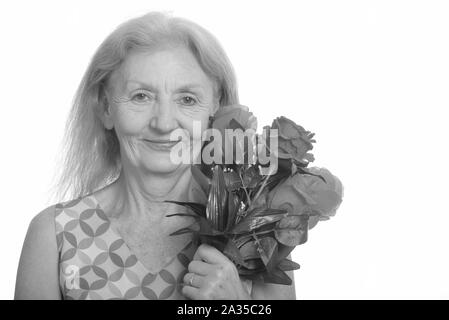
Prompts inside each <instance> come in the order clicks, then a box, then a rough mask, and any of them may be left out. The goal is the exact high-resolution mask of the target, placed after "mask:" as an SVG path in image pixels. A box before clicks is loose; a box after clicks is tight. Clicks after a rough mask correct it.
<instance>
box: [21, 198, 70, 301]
mask: <svg viewBox="0 0 449 320" xmlns="http://www.w3.org/2000/svg"><path fill="white" fill-rule="evenodd" d="M54 210H55V207H54V206H51V207H48V208H46V209H45V210H43V211H42V212H40V213H39V214H38V215H36V216H35V217H34V218H33V220H32V221H31V223H30V225H29V227H28V232H27V235H26V237H25V242H24V244H23V248H22V254H21V256H20V261H19V268H18V270H17V279H16V289H15V295H14V299H16V300H24V299H36V300H43V299H49V300H60V299H61V293H60V290H59V273H58V249H57V244H56V235H55V221H54Z"/></svg>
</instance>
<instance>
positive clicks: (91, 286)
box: [55, 195, 196, 300]
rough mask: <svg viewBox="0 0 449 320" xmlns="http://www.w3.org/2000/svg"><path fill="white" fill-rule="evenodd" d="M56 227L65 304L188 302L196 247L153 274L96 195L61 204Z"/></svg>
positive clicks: (192, 246) (191, 245)
mask: <svg viewBox="0 0 449 320" xmlns="http://www.w3.org/2000/svg"><path fill="white" fill-rule="evenodd" d="M55 226H56V239H57V245H58V251H59V284H60V289H61V293H62V296H63V298H64V299H95V300H97V299H185V297H184V296H183V295H182V294H181V288H182V285H181V284H182V283H183V281H182V280H183V277H184V275H185V274H186V272H187V266H188V264H189V262H190V261H191V259H192V257H193V255H194V252H195V249H196V248H195V246H194V245H193V243H192V242H190V243H188V244H186V246H185V248H184V249H183V250H181V251H180V252H179V253H178V254H177V256H176V257H174V258H173V259H172V260H171V262H170V263H169V264H168V265H166V266H165V267H164V268H163V269H162V270H160V271H159V272H157V273H151V272H149V270H148V269H146V267H145V266H144V265H143V264H142V263H141V262H140V261H139V260H138V259H137V257H136V255H135V254H133V253H132V252H131V249H130V248H129V247H128V246H127V244H126V243H125V241H124V240H123V238H122V237H121V236H120V235H119V234H118V233H117V232H116V231H115V230H114V229H112V228H111V226H110V220H109V218H108V217H107V216H106V214H105V213H104V211H103V210H102V209H101V207H100V204H99V202H98V201H97V199H96V198H95V197H94V196H93V195H88V196H85V197H81V198H78V199H75V200H72V201H67V202H62V203H59V204H57V205H56V206H55Z"/></svg>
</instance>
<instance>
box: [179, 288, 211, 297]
mask: <svg viewBox="0 0 449 320" xmlns="http://www.w3.org/2000/svg"><path fill="white" fill-rule="evenodd" d="M182 294H183V295H184V296H185V297H186V298H188V299H191V300H206V299H207V298H206V297H205V296H204V295H203V294H202V293H201V291H200V289H198V288H195V287H191V286H184V287H183V288H182Z"/></svg>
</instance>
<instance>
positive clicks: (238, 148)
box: [212, 104, 257, 163]
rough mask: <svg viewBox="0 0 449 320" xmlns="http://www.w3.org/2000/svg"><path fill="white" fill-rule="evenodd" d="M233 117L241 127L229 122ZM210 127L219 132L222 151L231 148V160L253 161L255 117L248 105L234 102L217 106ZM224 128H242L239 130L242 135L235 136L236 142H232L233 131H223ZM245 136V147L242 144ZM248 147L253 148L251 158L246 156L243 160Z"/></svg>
mask: <svg viewBox="0 0 449 320" xmlns="http://www.w3.org/2000/svg"><path fill="white" fill-rule="evenodd" d="M233 119H234V120H235V121H237V122H238V124H239V125H240V126H241V128H240V126H235V125H233V124H232V123H231V122H232V120H233ZM212 128H213V129H216V130H219V132H220V134H221V138H222V147H223V151H224V152H225V153H226V150H233V157H232V159H233V161H235V162H236V163H242V162H245V163H247V162H248V161H250V162H253V163H254V162H255V155H256V153H255V151H254V149H255V147H256V143H255V135H256V130H257V118H256V117H255V116H254V115H253V113H252V112H250V111H249V108H248V107H246V106H243V105H238V104H235V105H229V106H223V107H220V108H218V111H217V112H216V113H215V115H214V117H213V122H212ZM226 129H228V130H230V129H231V130H233V129H242V131H244V132H240V133H242V135H236V136H235V137H236V143H235V144H234V143H233V141H234V138H233V136H231V134H234V133H235V132H232V131H225V130H226ZM245 136H246V137H247V139H248V143H249V144H248V145H247V147H245V144H244V139H245ZM249 147H250V148H251V149H252V150H253V153H252V157H251V159H249V158H246V160H244V154H247V153H248V149H247V148H249ZM228 157H229V155H228Z"/></svg>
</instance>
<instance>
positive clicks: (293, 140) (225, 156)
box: [169, 106, 343, 285]
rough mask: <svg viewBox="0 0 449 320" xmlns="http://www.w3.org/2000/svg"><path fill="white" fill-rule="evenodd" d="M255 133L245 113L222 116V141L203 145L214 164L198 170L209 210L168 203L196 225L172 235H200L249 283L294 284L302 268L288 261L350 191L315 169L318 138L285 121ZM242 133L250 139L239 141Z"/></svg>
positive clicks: (223, 111) (217, 120) (217, 122)
mask: <svg viewBox="0 0 449 320" xmlns="http://www.w3.org/2000/svg"><path fill="white" fill-rule="evenodd" d="M255 126H256V121H255V117H254V116H253V115H252V113H250V112H249V111H248V110H247V108H246V107H243V106H227V107H221V108H220V109H219V111H218V112H217V114H216V115H215V117H214V118H213V119H212V122H211V127H212V129H213V130H215V133H216V134H214V135H213V139H210V140H209V141H206V142H205V144H204V145H203V151H205V150H209V155H210V157H211V158H212V161H202V162H201V164H198V165H193V166H192V168H191V170H192V175H193V177H194V179H195V180H196V182H197V183H198V184H199V185H200V187H201V189H202V190H203V191H204V193H205V195H206V196H207V203H206V204H204V203H195V202H176V201H169V202H172V203H176V204H179V205H182V206H185V207H187V208H189V209H190V210H191V211H192V213H178V214H174V215H188V216H192V217H194V218H195V219H196V221H197V223H196V224H195V227H191V228H190V227H189V228H183V229H181V230H178V231H176V232H175V233H173V234H172V235H174V236H175V235H179V234H183V233H189V232H191V233H194V234H195V235H196V237H195V239H196V240H197V241H198V242H201V243H207V244H209V245H212V246H214V247H216V248H217V249H218V250H220V251H221V252H223V254H224V255H226V256H227V257H228V258H229V259H230V260H231V261H232V262H233V263H234V264H235V265H236V267H237V270H238V271H239V275H240V276H242V277H244V278H247V279H251V280H262V281H264V282H266V283H277V284H286V285H290V284H291V282H292V281H291V279H290V277H289V276H288V275H287V274H286V271H291V270H295V269H298V268H299V265H298V264H297V263H295V262H293V261H291V260H289V259H288V256H289V254H290V253H291V252H292V250H293V249H294V248H295V247H296V246H297V245H301V244H303V243H305V242H306V241H307V234H308V230H309V229H310V228H312V227H314V226H315V225H316V224H317V223H318V221H320V220H327V219H329V217H331V216H333V215H335V213H336V210H337V209H338V207H339V205H340V203H341V201H342V196H343V186H342V184H341V182H340V181H339V179H338V178H337V177H335V176H334V175H332V174H331V173H330V172H329V171H328V170H326V169H324V168H316V167H308V165H309V163H310V162H312V161H314V157H313V155H312V154H311V153H310V152H309V151H310V150H312V148H313V145H312V143H315V140H313V136H314V134H313V133H311V132H309V131H306V130H305V129H304V128H303V127H301V126H299V125H297V124H296V123H294V122H293V121H291V120H289V119H287V118H285V117H280V118H277V119H275V120H274V121H273V124H272V125H271V127H265V128H264V134H265V136H263V135H259V134H257V133H256V132H255ZM235 131H238V132H240V133H242V132H245V133H247V134H245V135H234V136H233V132H235ZM248 132H249V133H248ZM217 137H218V138H217ZM220 138H221V140H220ZM234 140H236V141H235V142H236V143H235V144H234V143H233V142H234ZM212 145H213V146H214V148H211V146H212ZM210 150H212V152H210ZM230 155H232V157H230ZM202 159H204V155H203V156H202ZM267 159H270V160H271V161H269V163H268V162H267Z"/></svg>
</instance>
